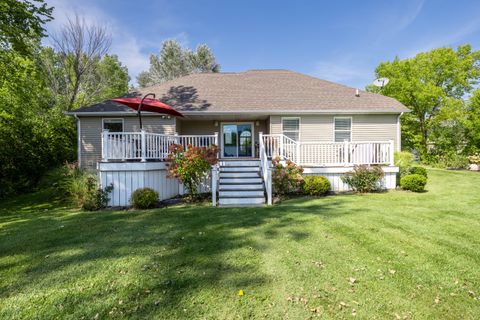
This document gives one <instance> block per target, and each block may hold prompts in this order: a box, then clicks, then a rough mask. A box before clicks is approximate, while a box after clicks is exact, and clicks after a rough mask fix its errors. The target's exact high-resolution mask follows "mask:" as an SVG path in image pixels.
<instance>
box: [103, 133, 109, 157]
mask: <svg viewBox="0 0 480 320" xmlns="http://www.w3.org/2000/svg"><path fill="white" fill-rule="evenodd" d="M102 161H104V162H107V161H108V129H104V130H103V131H102Z"/></svg>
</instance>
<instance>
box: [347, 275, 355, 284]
mask: <svg viewBox="0 0 480 320" xmlns="http://www.w3.org/2000/svg"><path fill="white" fill-rule="evenodd" d="M348 281H349V282H350V283H351V284H354V283H356V282H357V279H355V278H352V277H350V278H349V279H348Z"/></svg>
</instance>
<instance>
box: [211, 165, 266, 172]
mask: <svg viewBox="0 0 480 320" xmlns="http://www.w3.org/2000/svg"><path fill="white" fill-rule="evenodd" d="M258 171H260V168H259V167H258V166H257V167H229V166H227V167H220V172H258Z"/></svg>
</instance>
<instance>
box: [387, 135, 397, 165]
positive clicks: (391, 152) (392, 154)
mask: <svg viewBox="0 0 480 320" xmlns="http://www.w3.org/2000/svg"><path fill="white" fill-rule="evenodd" d="M388 143H389V144H390V148H389V149H390V154H389V156H390V159H389V160H390V166H394V165H395V146H394V142H393V140H388Z"/></svg>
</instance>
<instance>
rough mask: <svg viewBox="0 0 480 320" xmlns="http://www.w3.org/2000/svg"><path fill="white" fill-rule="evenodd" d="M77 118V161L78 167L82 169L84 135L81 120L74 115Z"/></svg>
mask: <svg viewBox="0 0 480 320" xmlns="http://www.w3.org/2000/svg"><path fill="white" fill-rule="evenodd" d="M73 116H74V117H75V119H76V120H77V161H78V167H79V168H81V167H82V161H81V160H82V152H81V150H82V139H81V135H82V127H81V125H80V118H79V117H78V116H77V115H76V114H74V115H73Z"/></svg>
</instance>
